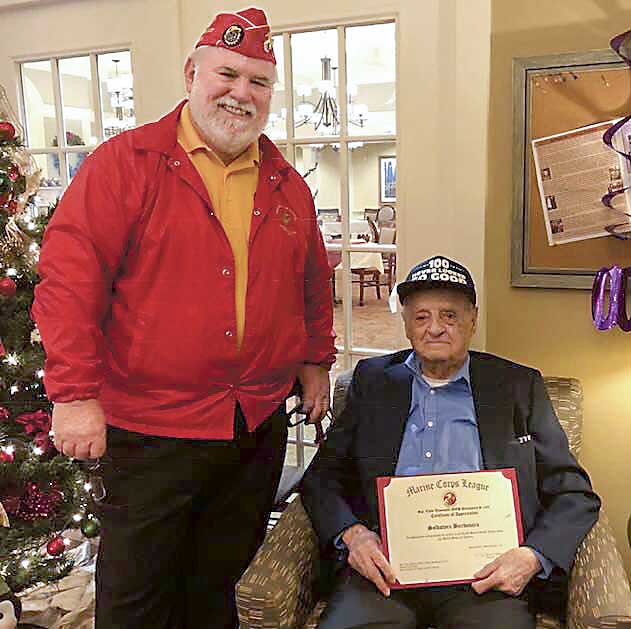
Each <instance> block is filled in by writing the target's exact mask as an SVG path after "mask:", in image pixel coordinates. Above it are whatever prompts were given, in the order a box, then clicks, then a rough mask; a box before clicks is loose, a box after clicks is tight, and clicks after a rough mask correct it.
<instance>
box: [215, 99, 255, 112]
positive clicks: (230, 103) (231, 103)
mask: <svg viewBox="0 0 631 629" xmlns="http://www.w3.org/2000/svg"><path fill="white" fill-rule="evenodd" d="M215 102H216V103H217V105H218V106H219V105H224V106H227V107H238V108H239V109H243V111H246V112H247V113H249V114H251V115H252V116H256V111H257V110H256V105H254V104H253V103H240V102H239V101H238V100H237V99H236V98H232V96H222V97H221V98H218V99H217V100H216V101H215Z"/></svg>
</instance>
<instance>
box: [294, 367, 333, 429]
mask: <svg viewBox="0 0 631 629" xmlns="http://www.w3.org/2000/svg"><path fill="white" fill-rule="evenodd" d="M297 375H298V380H300V384H301V385H302V396H301V397H302V408H303V410H304V412H305V413H307V418H308V419H307V422H308V423H314V422H318V421H320V420H322V419H324V416H325V415H326V412H327V411H328V410H329V404H330V401H331V398H330V390H331V389H330V386H331V385H330V384H329V372H328V371H327V370H326V369H325V368H324V367H320V365H301V366H300V367H299V368H298V374H297Z"/></svg>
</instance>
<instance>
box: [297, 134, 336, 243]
mask: <svg viewBox="0 0 631 629" xmlns="http://www.w3.org/2000/svg"><path fill="white" fill-rule="evenodd" d="M296 170H297V171H298V172H299V173H300V174H301V175H302V176H303V177H305V181H306V182H307V185H308V186H309V188H310V190H311V194H312V196H313V200H314V203H315V206H316V210H317V213H318V222H319V223H320V225H321V226H322V224H323V223H330V222H333V223H338V222H339V220H340V216H341V214H340V153H339V144H305V145H304V146H296ZM331 228H332V229H331V232H330V234H331V235H337V234H341V228H339V226H336V225H332V226H331ZM335 239H337V238H334V240H335Z"/></svg>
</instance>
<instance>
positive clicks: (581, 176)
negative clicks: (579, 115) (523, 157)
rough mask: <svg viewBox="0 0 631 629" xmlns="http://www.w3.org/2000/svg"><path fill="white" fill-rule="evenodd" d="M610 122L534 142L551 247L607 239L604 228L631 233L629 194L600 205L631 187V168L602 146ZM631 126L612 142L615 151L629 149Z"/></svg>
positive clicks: (604, 145) (620, 157) (533, 150)
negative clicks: (615, 227) (616, 227)
mask: <svg viewBox="0 0 631 629" xmlns="http://www.w3.org/2000/svg"><path fill="white" fill-rule="evenodd" d="M617 120H619V119H616V120H609V121H607V122H601V123H597V124H593V125H589V126H587V127H580V128H578V129H572V130H571V131H566V132H564V133H557V134H555V135H551V136H547V137H542V138H536V139H534V140H532V152H533V157H534V162H535V170H536V175H537V184H538V186H539V196H540V200H541V207H542V210H543V215H544V220H545V226H546V232H547V235H548V244H549V245H551V246H552V245H560V244H563V243H568V242H576V241H578V240H586V239H588V238H598V237H600V236H608V235H609V232H608V231H607V230H606V229H605V228H606V227H607V226H608V225H611V224H616V225H619V226H620V225H622V229H620V228H619V229H620V231H625V228H624V225H625V224H627V225H628V229H629V230H631V216H629V214H631V212H630V211H629V208H631V194H630V192H629V191H628V190H627V191H626V192H625V193H624V194H620V195H619V196H617V197H616V198H615V199H614V201H613V206H614V207H615V208H616V209H615V210H612V209H611V208H608V207H606V206H605V205H603V203H602V197H603V196H604V195H605V194H607V193H608V192H615V191H618V190H623V189H625V188H628V187H629V186H630V185H631V163H630V162H629V161H628V160H625V159H624V158H623V157H622V156H621V155H619V154H618V153H616V152H615V151H612V150H611V149H610V148H609V147H608V146H607V145H606V144H605V143H604V142H603V139H602V138H603V133H605V131H606V130H607V129H609V128H610V127H611V126H612V125H613V124H614V123H615V122H617ZM630 143H631V124H627V125H625V126H624V127H622V129H621V130H620V132H619V133H618V134H616V137H615V138H614V145H615V146H616V148H617V149H618V150H622V151H625V152H629V150H631V146H630Z"/></svg>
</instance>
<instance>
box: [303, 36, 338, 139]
mask: <svg viewBox="0 0 631 629" xmlns="http://www.w3.org/2000/svg"><path fill="white" fill-rule="evenodd" d="M291 53H292V68H293V84H294V124H295V126H296V131H295V135H296V137H297V138H305V137H311V136H315V135H338V134H339V111H338V105H337V103H338V98H339V95H338V69H339V56H338V49H337V32H336V31H335V29H330V30H324V31H313V32H309V33H298V34H296V35H292V36H291Z"/></svg>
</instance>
